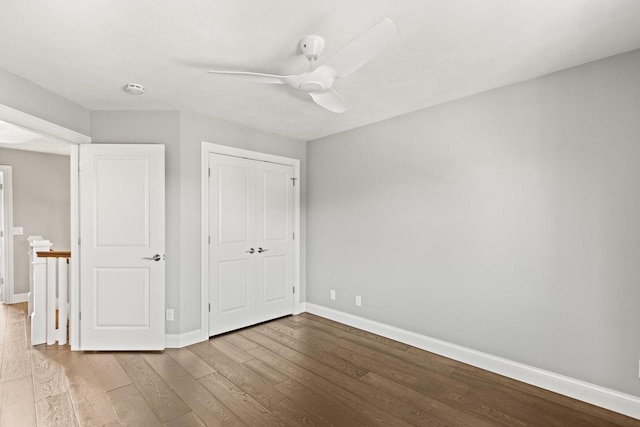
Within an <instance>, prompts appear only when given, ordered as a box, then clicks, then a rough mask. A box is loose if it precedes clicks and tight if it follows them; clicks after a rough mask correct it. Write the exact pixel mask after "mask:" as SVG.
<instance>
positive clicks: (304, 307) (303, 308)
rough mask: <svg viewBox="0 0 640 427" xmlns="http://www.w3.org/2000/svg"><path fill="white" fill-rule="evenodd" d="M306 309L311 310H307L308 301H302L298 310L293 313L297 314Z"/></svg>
mask: <svg viewBox="0 0 640 427" xmlns="http://www.w3.org/2000/svg"><path fill="white" fill-rule="evenodd" d="M305 311H309V310H307V303H306V302H301V303H300V304H299V305H298V307H297V310H296V311H294V312H293V314H294V315H296V314H300V313H304V312H305ZM309 313H311V312H310V311H309ZM318 316H319V315H318Z"/></svg>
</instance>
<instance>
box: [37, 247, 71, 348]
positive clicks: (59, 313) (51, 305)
mask: <svg viewBox="0 0 640 427" xmlns="http://www.w3.org/2000/svg"><path fill="white" fill-rule="evenodd" d="M36 254H37V259H38V260H39V261H40V262H39V263H37V264H34V265H38V266H40V265H42V262H41V261H44V265H45V274H44V277H43V275H42V274H41V273H42V270H41V268H40V270H39V271H36V270H34V275H33V277H34V283H33V285H34V288H33V295H34V303H33V305H34V311H33V316H32V322H31V344H32V345H38V344H43V343H45V342H46V343H47V344H48V345H52V344H55V343H56V341H57V342H58V344H61V345H62V344H66V343H67V320H68V311H67V301H68V299H69V298H68V295H69V258H71V253H70V252H68V251H52V250H46V251H36ZM38 273H40V274H38ZM43 278H44V280H43Z"/></svg>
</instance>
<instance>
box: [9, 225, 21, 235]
mask: <svg viewBox="0 0 640 427" xmlns="http://www.w3.org/2000/svg"><path fill="white" fill-rule="evenodd" d="M11 233H12V234H13V235H14V236H22V235H23V234H24V229H23V228H22V227H13V230H11Z"/></svg>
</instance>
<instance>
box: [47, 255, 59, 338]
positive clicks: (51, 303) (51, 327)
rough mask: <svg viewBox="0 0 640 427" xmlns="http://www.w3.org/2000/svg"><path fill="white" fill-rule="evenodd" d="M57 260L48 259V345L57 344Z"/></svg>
mask: <svg viewBox="0 0 640 427" xmlns="http://www.w3.org/2000/svg"><path fill="white" fill-rule="evenodd" d="M56 276H57V274H56V258H47V344H48V345H52V344H55V343H56V338H57V337H56V279H57V277H56Z"/></svg>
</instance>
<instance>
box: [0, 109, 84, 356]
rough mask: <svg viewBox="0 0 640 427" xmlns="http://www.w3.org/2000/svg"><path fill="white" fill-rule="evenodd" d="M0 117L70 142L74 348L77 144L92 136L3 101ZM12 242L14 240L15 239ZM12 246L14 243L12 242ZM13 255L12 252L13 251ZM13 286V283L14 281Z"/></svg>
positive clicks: (74, 332)
mask: <svg viewBox="0 0 640 427" xmlns="http://www.w3.org/2000/svg"><path fill="white" fill-rule="evenodd" d="M0 120H2V121H4V122H7V123H10V124H12V125H15V126H18V127H21V128H23V129H25V130H28V131H31V132H35V133H38V134H40V135H43V136H46V137H48V138H51V139H55V140H58V141H61V142H64V143H67V144H70V145H71V147H70V148H71V149H70V156H69V169H70V185H71V188H70V191H71V194H70V196H71V210H70V213H71V218H70V219H71V241H70V242H71V248H70V249H71V253H72V254H74V255H73V256H72V257H71V258H70V259H69V291H70V293H71V295H70V301H69V306H70V307H69V344H70V345H71V350H75V349H77V347H78V344H79V342H80V330H79V328H78V326H79V322H75V321H74V319H77V318H78V316H79V313H80V306H79V304H80V298H78V297H79V292H80V282H79V277H80V276H79V272H80V258H79V257H80V250H79V249H80V247H79V245H78V238H79V236H80V229H79V216H78V214H79V211H78V201H79V200H78V199H79V188H78V168H79V159H78V147H79V145H80V144H90V143H91V138H90V137H89V136H87V135H84V134H82V133H80V132H76V131H74V130H71V129H68V128H66V127H64V126H60V125H57V124H55V123H51V122H49V121H47V120H43V119H41V118H39V117H36V116H32V115H31V114H27V113H24V112H22V111H20V110H16V109H15V108H11V107H9V106H7V105H3V104H0ZM12 243H13V242H12ZM12 246H13V244H12ZM11 255H13V253H12V254H11ZM11 285H12V286H13V283H12V284H11Z"/></svg>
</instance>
